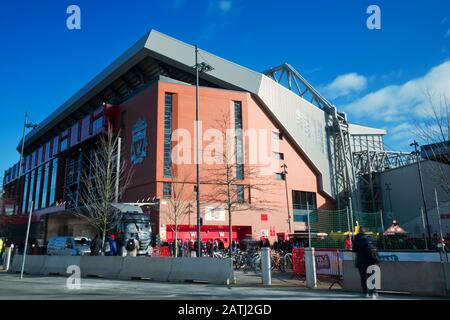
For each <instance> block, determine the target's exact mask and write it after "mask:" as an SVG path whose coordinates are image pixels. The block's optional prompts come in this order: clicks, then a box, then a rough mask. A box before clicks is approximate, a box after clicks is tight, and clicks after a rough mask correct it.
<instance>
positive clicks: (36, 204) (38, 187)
mask: <svg viewBox="0 0 450 320" xmlns="http://www.w3.org/2000/svg"><path fill="white" fill-rule="evenodd" d="M41 177H42V170H41V168H37V170H36V191H35V193H34V203H33V210H37V209H39V196H40V194H41Z"/></svg>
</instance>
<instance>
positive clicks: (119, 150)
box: [114, 137, 122, 203]
mask: <svg viewBox="0 0 450 320" xmlns="http://www.w3.org/2000/svg"><path fill="white" fill-rule="evenodd" d="M121 153H122V137H118V138H117V161H116V185H115V188H116V190H115V193H116V194H115V197H114V198H115V199H114V200H115V201H116V203H119V185H120V165H121V164H120V160H121V159H120V156H121Z"/></svg>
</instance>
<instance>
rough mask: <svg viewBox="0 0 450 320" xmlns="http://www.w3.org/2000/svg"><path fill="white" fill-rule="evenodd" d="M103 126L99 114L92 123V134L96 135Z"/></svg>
mask: <svg viewBox="0 0 450 320" xmlns="http://www.w3.org/2000/svg"><path fill="white" fill-rule="evenodd" d="M103 124H104V117H103V114H100V116H98V117H96V118H95V119H94V120H93V121H92V133H97V132H98V131H99V130H100V129H101V128H103Z"/></svg>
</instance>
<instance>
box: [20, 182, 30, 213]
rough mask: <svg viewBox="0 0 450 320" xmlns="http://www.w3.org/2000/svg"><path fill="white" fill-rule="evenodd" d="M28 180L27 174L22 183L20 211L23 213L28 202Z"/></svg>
mask: <svg viewBox="0 0 450 320" xmlns="http://www.w3.org/2000/svg"><path fill="white" fill-rule="evenodd" d="M29 181H30V175H29V174H27V175H26V176H25V182H24V185H23V200H22V213H25V212H26V210H27V204H28V182H29Z"/></svg>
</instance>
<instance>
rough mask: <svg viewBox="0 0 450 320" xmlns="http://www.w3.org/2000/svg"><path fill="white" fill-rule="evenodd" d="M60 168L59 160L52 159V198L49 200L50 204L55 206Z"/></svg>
mask: <svg viewBox="0 0 450 320" xmlns="http://www.w3.org/2000/svg"><path fill="white" fill-rule="evenodd" d="M57 169H58V160H57V159H55V160H53V161H52V167H51V170H52V176H51V182H50V200H49V204H50V206H51V207H52V206H54V205H55V203H56V199H55V196H56V172H57Z"/></svg>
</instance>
